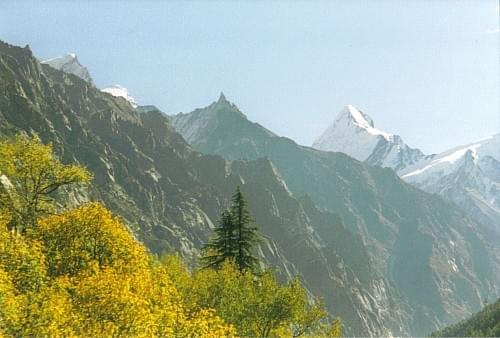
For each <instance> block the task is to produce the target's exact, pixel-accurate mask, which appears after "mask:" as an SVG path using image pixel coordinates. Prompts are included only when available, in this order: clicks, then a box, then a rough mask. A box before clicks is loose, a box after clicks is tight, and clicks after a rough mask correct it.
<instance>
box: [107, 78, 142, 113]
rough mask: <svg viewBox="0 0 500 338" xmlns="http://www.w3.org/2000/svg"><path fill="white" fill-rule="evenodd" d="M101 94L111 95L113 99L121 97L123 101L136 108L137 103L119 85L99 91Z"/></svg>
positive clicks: (126, 90) (125, 89)
mask: <svg viewBox="0 0 500 338" xmlns="http://www.w3.org/2000/svg"><path fill="white" fill-rule="evenodd" d="M101 92H104V93H108V94H111V95H113V96H115V97H123V98H124V99H125V100H127V101H128V102H130V104H131V105H132V107H134V108H137V101H136V100H135V98H134V97H132V96H131V95H130V93H129V91H128V89H127V88H125V87H123V86H121V85H118V84H117V85H114V86H111V87H107V88H103V89H101Z"/></svg>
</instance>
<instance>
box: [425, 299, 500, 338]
mask: <svg viewBox="0 0 500 338" xmlns="http://www.w3.org/2000/svg"><path fill="white" fill-rule="evenodd" d="M432 337H500V299H499V300H497V301H496V302H495V303H493V304H490V305H487V306H485V307H484V308H483V309H482V310H481V311H479V312H478V313H476V314H475V315H473V316H472V317H471V318H469V319H466V320H464V321H461V322H460V323H458V324H455V325H450V326H448V327H446V328H445V329H443V330H440V331H437V332H434V333H433V334H432Z"/></svg>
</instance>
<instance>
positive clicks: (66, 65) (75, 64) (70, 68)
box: [41, 53, 93, 84]
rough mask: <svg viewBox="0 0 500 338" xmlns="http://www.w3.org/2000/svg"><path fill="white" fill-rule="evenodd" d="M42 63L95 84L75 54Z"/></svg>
mask: <svg viewBox="0 0 500 338" xmlns="http://www.w3.org/2000/svg"><path fill="white" fill-rule="evenodd" d="M41 63H43V64H47V65H49V66H51V67H52V68H55V69H58V70H61V71H63V72H65V73H68V74H73V75H76V76H78V77H79V78H81V79H83V80H85V81H87V82H88V83H90V84H93V81H92V78H91V77H90V74H89V72H88V70H87V68H85V67H84V66H82V64H81V63H80V62H79V61H78V57H77V55H76V54H75V53H67V54H65V55H63V56H58V57H55V58H51V59H47V60H43V61H41Z"/></svg>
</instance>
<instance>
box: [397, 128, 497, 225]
mask: <svg viewBox="0 0 500 338" xmlns="http://www.w3.org/2000/svg"><path fill="white" fill-rule="evenodd" d="M399 174H400V176H401V178H402V179H403V180H405V181H407V182H408V183H411V184H412V185H414V186H416V187H418V188H421V189H423V190H425V191H428V192H431V193H437V194H440V195H443V196H445V197H447V198H448V199H450V200H452V201H453V202H455V203H456V204H457V205H459V206H460V207H462V209H463V210H464V211H466V212H467V213H468V214H469V215H472V216H473V217H475V218H476V219H478V220H480V221H482V222H483V223H485V224H488V225H490V226H492V227H493V228H495V229H497V230H500V134H497V135H494V136H491V137H488V138H486V139H483V140H480V141H478V142H474V143H471V144H468V145H465V146H461V147H457V148H454V149H451V150H448V151H445V152H443V153H441V154H439V155H437V156H436V157H434V158H433V159H428V160H425V161H422V162H420V163H418V164H416V165H414V166H411V167H409V168H406V169H404V170H403V171H401V172H400V173H399Z"/></svg>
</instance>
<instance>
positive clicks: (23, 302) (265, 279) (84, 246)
mask: <svg viewBox="0 0 500 338" xmlns="http://www.w3.org/2000/svg"><path fill="white" fill-rule="evenodd" d="M20 144H21V145H22V146H28V148H29V149H30V154H29V156H28V155H27V154H21V152H20V151H17V150H19V149H20V148H16V147H19V145H20ZM47 147H49V146H45V145H43V144H41V142H40V140H39V139H38V138H26V137H18V138H17V139H16V140H14V141H8V142H0V151H1V152H2V153H0V158H2V160H1V161H0V175H1V176H2V184H0V189H1V190H2V193H1V194H0V210H1V213H0V336H55V337H58V336H64V337H66V336H85V337H92V336H99V337H100V336H120V337H121V336H133V337H142V336H148V337H151V336H162V337H163V336H182V337H184V336H190V337H193V336H195V337H198V336H203V337H220V336H237V335H245V336H247V335H251V336H270V335H283V336H299V335H303V334H314V335H340V325H339V324H338V323H337V322H335V323H336V325H333V326H330V325H327V321H326V318H327V317H326V315H327V314H326V312H325V310H324V309H323V306H322V304H321V303H320V302H315V303H313V304H312V305H311V304H309V302H308V301H307V296H306V294H305V291H304V289H303V288H302V287H301V286H300V283H299V282H298V281H293V282H291V283H289V284H287V285H281V284H280V283H278V282H277V281H276V279H275V278H274V276H273V274H272V273H269V272H267V273H264V274H263V275H262V276H260V277H256V276H254V275H253V274H252V273H250V272H248V271H240V269H238V268H237V267H235V265H234V264H231V263H230V262H228V263H226V264H224V265H223V266H222V267H221V268H220V269H218V270H211V269H204V270H199V271H198V270H196V271H194V272H191V271H189V270H188V269H187V267H186V266H185V264H184V263H183V262H182V260H181V259H180V258H178V257H177V256H175V255H173V256H167V257H164V258H162V259H157V258H154V257H153V256H151V255H150V254H149V253H148V251H147V250H146V248H145V247H144V246H143V245H142V244H141V243H139V242H138V241H137V240H136V239H135V238H134V236H133V234H131V233H130V232H129V230H128V229H127V227H126V226H125V225H124V223H123V222H122V221H121V220H120V219H119V218H117V217H115V216H113V215H112V214H111V212H110V211H108V210H107V209H106V208H105V207H104V206H102V205H101V204H100V203H87V204H84V205H81V206H79V207H77V208H73V209H69V210H63V209H61V208H56V207H55V204H54V203H55V202H54V201H53V199H52V195H51V193H52V192H54V191H55V190H54V191H51V192H50V193H48V194H44V192H49V191H50V189H51V188H48V189H49V190H47V188H43V186H45V187H50V186H52V187H55V186H62V185H65V184H67V182H70V181H73V182H85V181H87V180H88V179H89V178H90V175H89V174H88V173H87V172H86V171H85V170H84V169H83V168H81V167H77V166H65V165H63V164H61V163H60V162H59V161H57V159H55V158H54V157H53V155H52V154H51V153H50V154H49V153H48V150H49V149H50V147H49V148H47ZM16 149H17V150H16ZM38 156H40V157H42V158H43V159H42V160H40V163H39V164H33V165H31V164H29V163H28V162H29V161H30V160H34V161H36V160H37V157H38ZM37 168H38V169H37ZM24 170H28V171H30V172H29V173H23V172H22V171H24ZM33 172H38V174H40V175H42V176H43V177H41V178H38V179H37V178H36V177H35V176H34V174H33ZM27 180H32V181H31V182H32V183H29V184H28V183H25V181H27ZM40 182H41V183H40ZM40 184H41V185H40ZM68 184H69V183H68ZM40 187H42V188H40ZM40 189H41V190H40ZM26 191H28V192H26ZM37 191H38V192H37ZM23 194H24V195H26V196H28V197H26V196H23ZM37 194H38V195H37ZM30 196H31V197H30ZM36 196H38V197H36ZM33 199H35V200H37V202H36V203H39V204H38V206H37V207H36V208H33V207H32V205H31V204H30V203H33ZM29 201H31V202H29ZM23 213H28V215H24V214H23Z"/></svg>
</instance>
